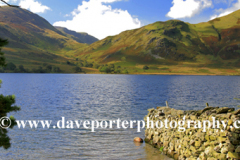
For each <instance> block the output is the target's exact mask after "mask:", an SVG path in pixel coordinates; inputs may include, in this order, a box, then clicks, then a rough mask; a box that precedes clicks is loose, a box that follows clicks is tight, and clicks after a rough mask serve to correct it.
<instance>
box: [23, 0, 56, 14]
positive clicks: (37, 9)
mask: <svg viewBox="0 0 240 160" xmlns="http://www.w3.org/2000/svg"><path fill="white" fill-rule="evenodd" d="M19 6H20V7H22V8H25V9H29V10H30V11H31V12H33V13H44V12H45V11H46V10H51V9H50V8H49V7H48V6H44V5H42V4H41V3H40V2H38V1H35V0H20V3H19Z"/></svg>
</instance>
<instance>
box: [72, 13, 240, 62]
mask: <svg viewBox="0 0 240 160" xmlns="http://www.w3.org/2000/svg"><path fill="white" fill-rule="evenodd" d="M239 27H240V11H236V12H234V13H232V14H230V15H227V16H225V17H221V18H217V19H214V20H212V21H209V22H205V23H199V24H189V23H185V22H182V21H179V20H169V21H166V22H156V23H153V24H150V25H147V26H144V27H142V28H139V29H135V30H129V31H125V32H122V33H121V34H119V35H116V36H111V37H107V38H105V39H103V40H101V41H98V42H95V43H93V44H91V45H90V46H88V47H85V48H84V47H83V48H80V49H78V50H77V51H76V52H75V56H76V57H79V58H81V59H86V60H90V61H97V62H99V63H107V62H111V63H113V62H119V61H121V62H123V61H125V62H126V61H127V62H134V63H138V64H144V63H153V64H155V63H157V64H159V63H162V62H172V61H174V62H181V61H188V62H189V61H190V62H198V63H200V62H201V63H212V62H215V63H225V61H227V60H233V61H231V63H232V64H231V63H229V65H236V60H237V59H239V57H240V38H239V35H240V34H239V29H240V28H239Z"/></svg>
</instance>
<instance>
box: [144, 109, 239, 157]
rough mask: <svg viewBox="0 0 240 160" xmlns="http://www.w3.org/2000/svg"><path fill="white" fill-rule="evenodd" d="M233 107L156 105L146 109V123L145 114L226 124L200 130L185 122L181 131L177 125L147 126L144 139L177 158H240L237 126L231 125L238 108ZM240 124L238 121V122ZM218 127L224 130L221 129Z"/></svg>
mask: <svg viewBox="0 0 240 160" xmlns="http://www.w3.org/2000/svg"><path fill="white" fill-rule="evenodd" d="M234 110H235V109H234V108H228V107H223V108H219V107H207V108H205V109H203V110H198V111H182V110H176V109H173V108H169V107H157V109H154V108H153V109H149V110H148V111H149V113H148V115H147V116H145V117H144V120H145V122H146V124H147V117H149V120H150V121H153V122H156V121H163V122H164V120H165V119H168V121H176V122H177V123H178V122H179V121H182V120H183V117H184V116H185V121H188V120H193V121H198V120H199V121H201V122H203V120H209V121H210V122H212V121H213V119H212V117H215V118H216V121H217V120H218V121H225V122H226V124H228V126H227V127H226V129H225V130H224V128H223V125H220V129H213V127H212V126H211V127H210V128H207V129H206V132H203V128H202V129H199V128H194V126H193V125H194V124H191V128H189V129H187V128H188V127H187V123H185V125H184V127H185V128H186V130H185V131H184V132H180V131H179V128H178V127H177V128H170V127H169V126H168V128H165V127H163V128H161V129H159V128H157V127H156V125H154V128H151V125H150V126H149V127H150V128H146V130H145V142H146V143H149V144H151V145H153V146H154V147H157V148H159V149H160V151H162V152H163V153H164V154H166V155H168V156H170V157H172V158H174V159H176V160H226V159H236V160H237V159H240V129H237V128H234V127H230V126H232V125H233V123H234V122H235V121H237V120H240V115H239V114H240V110H237V111H234ZM238 126H240V124H238ZM221 130H224V131H223V132H222V131H221Z"/></svg>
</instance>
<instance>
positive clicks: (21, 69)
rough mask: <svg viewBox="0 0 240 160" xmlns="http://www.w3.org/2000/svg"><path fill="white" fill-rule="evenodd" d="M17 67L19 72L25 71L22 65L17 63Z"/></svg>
mask: <svg viewBox="0 0 240 160" xmlns="http://www.w3.org/2000/svg"><path fill="white" fill-rule="evenodd" d="M18 69H19V71H20V72H21V73H25V72H26V70H25V68H24V66H23V65H19V66H18Z"/></svg>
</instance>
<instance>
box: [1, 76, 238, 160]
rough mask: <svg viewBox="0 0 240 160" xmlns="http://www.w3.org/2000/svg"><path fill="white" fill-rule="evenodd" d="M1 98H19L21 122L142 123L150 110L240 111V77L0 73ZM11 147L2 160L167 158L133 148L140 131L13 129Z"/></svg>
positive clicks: (143, 147)
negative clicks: (220, 108)
mask: <svg viewBox="0 0 240 160" xmlns="http://www.w3.org/2000/svg"><path fill="white" fill-rule="evenodd" d="M0 78H1V79H2V80H3V84H2V88H1V89H0V93H3V94H4V95H8V94H15V95H16V98H17V99H16V101H17V105H20V106H21V107H22V110H21V111H20V112H17V113H12V115H14V116H15V118H16V119H18V120H53V121H54V122H56V121H58V120H60V119H61V117H62V116H64V117H66V120H75V119H81V120H95V119H97V120H115V119H117V118H121V119H122V120H142V119H143V117H144V116H145V115H146V114H147V109H148V108H152V107H156V106H164V105H165V101H166V100H168V101H169V105H170V106H171V107H174V108H176V109H185V110H186V109H201V108H203V107H205V103H206V102H208V103H209V104H210V105H213V106H229V107H236V106H238V105H239V101H237V100H234V98H239V97H240V77H237V76H234V77H230V76H160V75H159V76H151V75H74V74H0ZM9 136H10V137H11V139H12V140H11V143H12V147H11V148H10V149H9V150H4V149H2V148H1V152H0V156H1V159H167V158H166V157H164V156H162V155H159V152H158V151H157V150H155V149H153V148H152V147H151V146H149V145H145V144H143V145H141V146H135V144H134V143H133V142H132V140H133V138H134V137H136V136H140V137H144V131H143V132H142V133H137V132H136V129H128V130H123V129H105V130H104V129H101V130H97V132H95V133H91V132H90V131H89V130H85V129H72V130H69V129H62V130H60V129H53V128H51V129H40V128H38V129H29V128H28V129H18V128H17V127H15V128H14V129H12V130H9Z"/></svg>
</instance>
